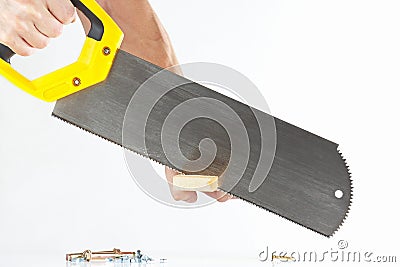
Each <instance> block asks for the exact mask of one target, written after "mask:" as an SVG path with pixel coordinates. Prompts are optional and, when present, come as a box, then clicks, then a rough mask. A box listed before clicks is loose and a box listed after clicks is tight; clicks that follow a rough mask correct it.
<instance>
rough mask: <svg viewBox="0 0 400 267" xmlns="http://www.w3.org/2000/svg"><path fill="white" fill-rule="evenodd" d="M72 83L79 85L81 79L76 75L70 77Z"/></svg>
mask: <svg viewBox="0 0 400 267" xmlns="http://www.w3.org/2000/svg"><path fill="white" fill-rule="evenodd" d="M72 84H73V85H74V86H79V85H81V79H79V78H78V77H75V78H74V79H72Z"/></svg>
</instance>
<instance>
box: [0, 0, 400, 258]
mask: <svg viewBox="0 0 400 267" xmlns="http://www.w3.org/2000/svg"><path fill="white" fill-rule="evenodd" d="M151 2H152V4H153V6H154V8H155V9H156V11H157V12H158V14H159V17H160V19H161V20H162V22H163V23H164V26H165V28H166V29H167V31H168V32H169V34H170V37H171V39H172V41H173V44H174V45H175V50H176V52H177V54H178V57H179V60H180V62H181V63H186V62H196V61H205V62H215V63H220V64H224V65H227V66H229V67H232V68H234V69H236V70H238V71H240V72H242V73H243V74H244V75H246V76H248V77H249V78H250V79H251V80H252V81H253V82H254V83H255V84H256V85H257V86H258V87H259V89H260V90H261V91H262V93H263V95H264V96H265V98H266V99H267V102H268V103H269V105H270V108H271V111H272V113H273V114H274V115H276V116H277V117H280V118H282V119H284V120H286V121H288V122H291V123H294V124H296V125H298V126H300V127H302V128H304V129H307V130H309V131H312V132H314V133H316V134H319V135H321V136H324V137H326V138H328V139H330V140H332V141H335V142H337V143H339V144H340V149H341V151H342V152H343V153H344V156H345V157H346V158H347V160H348V163H349V165H350V168H351V171H352V173H353V179H354V187H355V192H354V199H353V205H352V208H351V212H350V214H349V217H348V219H347V220H346V221H345V224H344V226H342V227H341V228H340V230H339V231H338V232H337V233H336V234H335V235H334V237H333V238H330V239H327V238H325V237H323V236H320V235H318V234H315V233H314V232H312V231H309V230H307V229H305V228H302V227H300V226H298V225H296V224H293V223H291V222H288V221H286V220H284V219H281V218H280V217H278V216H275V215H273V214H270V213H268V212H265V211H263V210H261V209H259V208H256V207H254V206H252V205H249V204H246V203H245V202H242V201H239V200H236V201H231V202H229V203H225V204H214V205H211V206H209V207H206V208H201V209H195V210H182V209H174V208H170V207H167V206H163V205H161V204H159V203H157V202H155V201H153V200H151V199H150V198H149V197H147V196H146V195H145V194H144V193H142V192H141V191H140V190H139V189H138V187H137V186H136V185H135V183H134V182H133V181H132V178H131V177H130V175H129V172H128V170H127V168H126V166H125V162H124V158H123V151H122V150H121V149H120V148H119V147H117V146H115V145H112V144H110V143H107V142H105V141H103V140H102V139H98V138H97V137H95V136H91V135H90V134H87V133H84V132H81V131H80V130H78V129H76V128H74V127H71V126H69V125H67V124H64V123H62V122H60V121H58V120H56V119H54V118H51V117H50V114H51V111H52V106H53V105H52V104H48V103H42V102H40V101H38V100H36V99H34V98H32V97H31V96H28V95H27V94H25V93H23V92H22V91H20V90H19V89H17V88H15V87H14V86H12V85H11V84H9V83H8V82H7V81H6V80H4V79H3V78H1V79H0V88H1V89H0V265H1V266H3V263H4V266H6V265H7V266H23V264H24V262H27V261H28V259H29V257H31V255H32V254H36V256H34V258H35V259H36V258H37V257H42V259H41V260H37V259H36V260H35V262H34V263H29V264H27V265H26V266H32V265H38V266H39V265H40V266H43V265H46V266H47V265H48V266H63V265H64V261H63V259H64V254H65V253H66V252H73V251H80V250H84V249H87V248H91V249H93V250H96V249H111V248H113V247H119V248H121V249H137V248H141V249H142V250H143V251H145V252H148V253H149V254H150V255H151V256H152V255H154V256H160V257H167V258H169V259H170V262H171V263H170V265H171V266H175V265H173V264H172V263H173V261H174V260H176V261H178V260H180V261H181V262H183V264H185V265H188V263H189V264H190V263H195V264H198V265H199V266H216V265H218V264H220V265H223V263H224V262H226V263H228V262H234V263H236V264H237V265H238V266H239V263H241V262H246V266H249V265H250V264H256V265H261V266H265V265H267V263H262V264H261V263H258V261H257V257H258V254H259V252H260V251H261V250H263V249H265V248H266V246H269V248H270V249H272V250H275V249H276V250H288V251H294V250H300V251H305V250H330V249H331V248H333V249H337V242H338V240H341V239H343V240H346V241H348V243H349V249H350V250H353V251H373V252H375V254H377V255H378V254H379V255H396V253H397V256H398V257H397V258H398V259H397V260H398V261H400V254H398V249H397V248H398V243H397V242H398V238H399V230H398V225H399V224H400V220H399V215H398V207H397V203H398V202H399V194H398V191H399V188H398V185H399V179H400V177H399V168H398V166H399V162H398V161H399V151H400V141H399V134H400V130H399V129H400V128H399V118H398V117H399V114H400V108H399V104H398V103H399V94H398V91H399V89H400V88H399V87H400V79H399V73H400V34H399V32H400V16H399V14H400V2H399V1H396V0H393V1H389V0H380V1H378V0H375V1H368V0H359V1H356V0H336V1H327V0H322V1H321V0H314V1H310V0H309V1H298V0H291V1H289V0H287V1H282V0H280V1H278V0H274V1H271V0H268V1H265V0H257V1H255V0H254V1H244V0H242V1H233V0H218V1H215V0H201V1H194V0H187V1H179V0H153V1H151ZM133 15H134V14H133ZM82 35H83V32H82V30H81V28H80V26H79V24H78V23H75V25H73V26H69V27H67V28H66V29H65V33H64V35H63V37H61V38H60V39H58V40H55V41H54V42H53V43H52V45H51V47H50V48H49V49H47V50H45V51H42V52H40V53H38V54H37V55H35V56H34V57H33V58H32V59H29V60H26V59H23V60H21V59H15V66H16V68H18V69H19V70H20V71H21V72H23V73H24V74H26V75H28V76H29V75H30V76H31V77H33V76H35V75H36V76H37V75H38V73H39V74H40V73H41V72H43V71H46V70H48V69H54V68H57V67H59V66H62V65H65V64H66V63H68V62H71V61H73V60H74V58H76V57H77V55H78V53H79V49H80V46H81V44H82V40H83V36H82ZM60 51H62V53H59V52H60ZM18 254H21V255H19V256H18ZM46 254H48V255H50V256H48V257H44V255H46ZM10 255H11V256H10ZM16 259H18V260H16ZM370 265H372V264H370ZM392 265H393V264H392ZM176 266H178V265H176ZM189 266H190V265H189ZM229 266H232V263H230V264H229Z"/></svg>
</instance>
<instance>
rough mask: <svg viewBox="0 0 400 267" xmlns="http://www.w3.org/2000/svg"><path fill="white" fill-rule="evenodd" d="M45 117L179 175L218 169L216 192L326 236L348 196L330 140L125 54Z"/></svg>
mask: <svg viewBox="0 0 400 267" xmlns="http://www.w3.org/2000/svg"><path fill="white" fill-rule="evenodd" d="M53 115H54V116H55V117H57V118H60V119H62V120H64V121H66V122H69V123H71V124H73V125H75V126H78V127H80V128H82V129H84V130H86V131H89V132H91V133H93V134H96V135H98V136H100V137H102V138H105V139H107V140H109V141H111V142H114V143H116V144H118V145H121V146H123V147H124V148H126V149H129V150H132V151H134V152H136V153H139V154H141V155H144V156H146V157H149V158H151V159H153V160H155V161H157V162H159V163H161V164H163V165H165V166H168V167H171V168H173V169H176V170H178V171H181V172H183V173H186V174H203V175H219V176H221V181H222V182H221V183H220V185H219V188H220V189H221V190H223V191H226V192H228V193H230V194H232V195H235V196H238V197H239V198H241V199H244V200H246V201H248V202H251V203H253V204H255V205H257V206H259V207H261V208H264V209H267V210H269V211H271V212H273V213H276V214H278V215H280V216H282V217H285V218H287V219H289V220H291V221H293V222H295V223H298V224H300V225H302V226H304V227H307V228H309V229H311V230H314V231H316V232H318V233H321V234H323V235H326V236H330V235H332V234H333V233H334V231H336V230H337V229H338V227H339V226H340V225H341V223H342V221H343V220H344V218H345V217H346V214H347V212H348V209H349V206H350V203H351V195H352V186H351V179H350V174H349V172H348V168H347V165H346V164H345V162H344V159H343V158H342V157H341V155H340V154H339V152H338V151H337V147H338V145H337V144H335V143H333V142H331V141H328V140H326V139H324V138H321V137H319V136H317V135H314V134H312V133H310V132H307V131H305V130H303V129H301V128H298V127H296V126H294V125H291V124H289V123H286V122H284V121H282V120H280V119H277V118H274V117H273V116H271V115H269V114H267V113H264V112H262V111H260V110H257V109H255V108H252V107H249V106H247V105H245V104H243V103H241V102H238V101H236V100H233V99H231V98H229V97H227V96H224V95H222V94H219V93H217V92H215V91H213V90H211V89H208V88H206V87H204V86H202V85H199V84H197V83H195V82H192V81H190V80H187V79H185V78H183V77H181V76H179V75H176V74H174V73H171V72H169V71H165V70H162V69H161V68H159V67H157V66H155V65H153V64H151V63H149V62H147V61H144V60H142V59H139V58H137V57H135V56H133V55H131V54H129V53H126V52H124V51H119V52H118V54H117V56H116V59H115V62H114V65H113V67H112V70H111V72H110V75H109V77H108V78H107V80H106V81H104V82H103V83H100V84H97V85H95V86H92V87H91V88H88V89H85V90H83V91H80V92H78V93H75V94H73V95H70V96H68V97H65V98H63V99H61V100H59V101H57V103H56V106H55V108H54V111H53ZM337 190H340V191H341V192H342V193H343V196H342V197H341V198H338V197H336V196H335V192H336V191H337Z"/></svg>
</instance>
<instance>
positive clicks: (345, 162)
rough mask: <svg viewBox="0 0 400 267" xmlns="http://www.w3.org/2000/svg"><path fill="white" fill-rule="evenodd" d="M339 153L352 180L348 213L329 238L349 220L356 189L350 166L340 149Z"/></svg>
mask: <svg viewBox="0 0 400 267" xmlns="http://www.w3.org/2000/svg"><path fill="white" fill-rule="evenodd" d="M337 151H338V153H339V155H340V157H341V158H342V160H343V164H344V166H345V167H346V171H347V174H348V176H349V180H350V197H349V203H348V205H347V211H346V213H345V214H344V216H343V219H342V221H341V222H340V224H339V225H338V227H337V228H336V230H335V231H334V232H333V233H332V235H330V236H329V237H331V236H333V235H334V234H335V233H336V232H337V231H338V230H339V229H340V227H341V226H342V225H343V223H344V221H345V220H346V219H347V216H348V214H349V212H350V208H351V204H352V203H353V188H354V187H353V180H352V178H351V172H350V168H349V165H348V164H347V160H346V159H345V158H344V156H343V154H342V152H340V150H339V149H338V150H337Z"/></svg>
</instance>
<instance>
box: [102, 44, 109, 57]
mask: <svg viewBox="0 0 400 267" xmlns="http://www.w3.org/2000/svg"><path fill="white" fill-rule="evenodd" d="M110 53H111V49H110V48H109V47H108V46H105V47H104V48H103V54H104V55H105V56H108V55H109V54H110Z"/></svg>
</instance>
